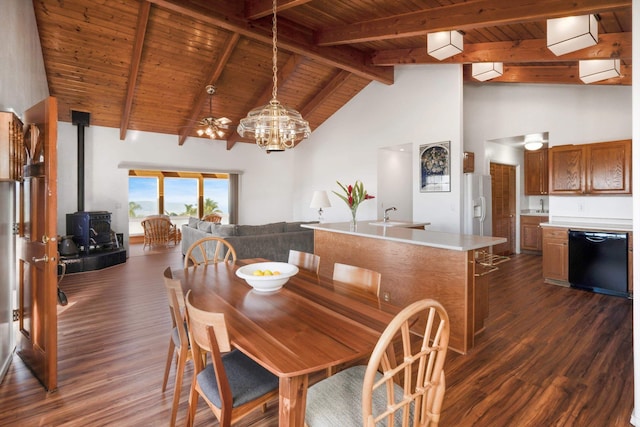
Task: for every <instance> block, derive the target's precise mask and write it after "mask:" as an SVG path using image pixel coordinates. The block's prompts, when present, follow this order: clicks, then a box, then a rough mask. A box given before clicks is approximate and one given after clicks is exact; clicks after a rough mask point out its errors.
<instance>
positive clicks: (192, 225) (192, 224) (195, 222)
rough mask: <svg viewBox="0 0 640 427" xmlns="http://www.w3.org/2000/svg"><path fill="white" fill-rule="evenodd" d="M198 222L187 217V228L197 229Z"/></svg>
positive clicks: (196, 219)
mask: <svg viewBox="0 0 640 427" xmlns="http://www.w3.org/2000/svg"><path fill="white" fill-rule="evenodd" d="M199 222H200V220H199V219H198V218H194V217H192V216H190V217H189V227H191V228H198V223H199Z"/></svg>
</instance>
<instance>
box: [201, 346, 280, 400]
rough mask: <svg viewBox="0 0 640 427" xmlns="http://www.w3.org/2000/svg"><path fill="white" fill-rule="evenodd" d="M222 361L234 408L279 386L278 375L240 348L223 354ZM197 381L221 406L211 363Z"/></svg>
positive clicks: (205, 392)
mask: <svg viewBox="0 0 640 427" xmlns="http://www.w3.org/2000/svg"><path fill="white" fill-rule="evenodd" d="M222 363H223V364H224V369H225V371H226V373H227V378H228V379H229V386H230V387H231V394H232V395H233V405H232V406H233V407H234V408H235V407H237V406H240V405H243V404H245V403H247V402H251V401H252V400H254V399H256V398H258V397H260V396H262V395H264V394H266V393H268V392H270V391H272V390H275V389H276V388H278V386H279V382H278V377H276V376H275V375H273V374H272V373H271V372H269V371H267V370H266V369H264V368H263V367H262V366H260V365H258V364H257V363H256V362H254V361H253V360H251V359H250V358H249V357H247V356H246V355H244V354H243V353H242V352H241V351H239V350H233V351H231V352H229V353H227V354H225V355H224V356H222ZM197 381H198V384H199V385H200V388H201V389H202V393H203V394H204V395H205V396H206V397H207V399H209V401H210V402H211V403H213V404H214V405H215V406H216V407H218V408H219V407H220V404H221V403H220V394H219V392H218V383H217V382H216V374H215V372H214V370H213V365H212V364H211V363H209V364H208V365H207V366H206V367H205V369H203V370H202V371H201V372H200V373H199V374H198V375H197Z"/></svg>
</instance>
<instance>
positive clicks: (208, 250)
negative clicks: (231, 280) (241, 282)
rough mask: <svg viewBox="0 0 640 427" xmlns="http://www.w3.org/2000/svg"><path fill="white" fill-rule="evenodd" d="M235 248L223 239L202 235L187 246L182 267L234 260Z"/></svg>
mask: <svg viewBox="0 0 640 427" xmlns="http://www.w3.org/2000/svg"><path fill="white" fill-rule="evenodd" d="M236 258H237V256H236V250H235V249H234V248H233V246H232V245H231V243H229V242H227V241H226V240H225V239H222V238H220V237H215V236H209V237H203V238H202V239H199V240H196V241H195V242H193V244H191V246H189V249H187V252H186V253H185V255H184V268H188V267H190V266H192V265H200V264H215V263H218V262H231V263H232V264H235V262H236Z"/></svg>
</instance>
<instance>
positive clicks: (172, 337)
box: [171, 322, 189, 347]
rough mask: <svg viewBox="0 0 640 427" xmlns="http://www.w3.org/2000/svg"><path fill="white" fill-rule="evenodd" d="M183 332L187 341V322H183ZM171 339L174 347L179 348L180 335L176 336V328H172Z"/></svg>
mask: <svg viewBox="0 0 640 427" xmlns="http://www.w3.org/2000/svg"><path fill="white" fill-rule="evenodd" d="M184 330H185V331H186V332H187V339H189V329H188V326H187V322H184ZM171 339H172V340H173V344H174V345H175V346H176V347H180V335H178V328H173V330H172V331H171Z"/></svg>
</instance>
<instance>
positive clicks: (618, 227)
mask: <svg viewBox="0 0 640 427" xmlns="http://www.w3.org/2000/svg"><path fill="white" fill-rule="evenodd" d="M540 226H541V227H555V228H571V229H575V230H606V231H626V232H631V231H633V226H632V225H625V224H597V223H581V222H559V221H549V222H542V223H540Z"/></svg>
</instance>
